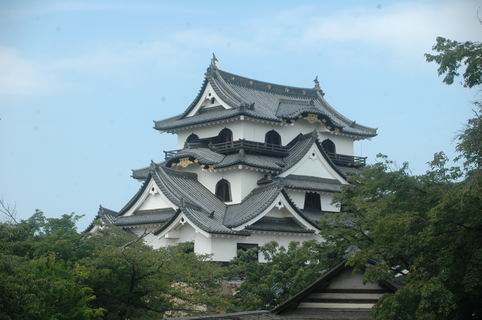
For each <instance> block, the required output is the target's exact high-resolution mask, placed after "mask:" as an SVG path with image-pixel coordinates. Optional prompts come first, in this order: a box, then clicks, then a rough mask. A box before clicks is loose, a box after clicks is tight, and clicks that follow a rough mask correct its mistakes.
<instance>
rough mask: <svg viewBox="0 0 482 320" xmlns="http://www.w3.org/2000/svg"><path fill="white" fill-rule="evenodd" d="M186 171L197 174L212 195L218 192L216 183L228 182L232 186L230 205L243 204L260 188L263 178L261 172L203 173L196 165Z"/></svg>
mask: <svg viewBox="0 0 482 320" xmlns="http://www.w3.org/2000/svg"><path fill="white" fill-rule="evenodd" d="M184 170H186V171H189V172H194V173H197V175H198V181H199V182H200V183H201V184H202V185H203V186H205V187H206V188H207V189H208V190H209V191H211V192H212V193H215V192H216V183H218V181H219V180H221V179H226V180H228V181H229V183H230V185H231V198H232V202H230V203H239V202H241V201H242V200H243V199H244V197H246V196H247V195H248V194H249V193H250V192H251V190H253V189H254V188H256V187H257V186H258V185H257V181H258V180H259V179H261V178H262V177H263V174H262V173H261V172H256V171H251V170H232V171H216V172H209V171H206V170H205V171H203V170H202V169H201V167H200V166H199V165H196V164H194V165H191V166H189V167H188V168H186V169H184Z"/></svg>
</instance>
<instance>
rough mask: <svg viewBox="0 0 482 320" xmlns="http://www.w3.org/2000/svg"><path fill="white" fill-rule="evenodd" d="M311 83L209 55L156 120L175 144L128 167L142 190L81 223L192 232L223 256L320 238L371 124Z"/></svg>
mask: <svg viewBox="0 0 482 320" xmlns="http://www.w3.org/2000/svg"><path fill="white" fill-rule="evenodd" d="M314 83H315V85H314V87H313V88H297V87H290V86H285V85H278V84H272V83H268V82H262V81H258V80H254V79H248V78H245V77H242V76H239V75H236V74H232V73H229V72H226V71H223V70H220V69H219V68H218V66H217V59H216V57H215V56H214V55H213V59H212V60H211V63H210V65H209V67H208V68H207V71H206V73H205V77H204V81H203V84H202V87H201V90H200V91H199V94H198V95H197V96H196V98H195V99H194V101H193V102H192V103H191V104H190V105H189V107H188V108H187V109H186V110H185V111H184V112H183V113H181V114H180V115H177V116H174V117H171V118H168V119H165V120H161V121H156V122H155V129H156V130H159V131H160V132H167V133H172V134H176V135H177V150H172V151H164V153H165V159H164V161H162V162H159V163H155V162H152V163H151V164H150V165H149V166H147V167H145V168H141V169H136V170H133V173H132V177H133V178H135V179H137V180H139V181H141V182H142V185H141V187H140V189H139V191H138V192H137V193H136V194H135V195H134V196H133V197H132V198H131V199H130V200H129V201H128V202H127V203H126V205H125V206H124V207H123V208H122V209H120V210H119V211H112V210H109V209H106V208H103V207H100V209H99V212H98V214H97V217H96V220H97V221H99V223H92V224H91V225H90V226H89V227H88V229H87V231H88V232H95V231H96V230H97V229H98V228H103V226H104V225H108V224H114V225H117V226H120V227H122V228H124V229H125V230H129V231H131V232H133V233H135V234H137V235H140V236H143V238H144V241H145V242H146V243H147V244H149V245H151V246H153V247H154V248H158V247H165V246H169V245H175V244H177V243H182V242H193V243H194V252H195V253H197V254H209V255H211V256H212V259H213V260H214V261H225V262H226V261H230V260H231V259H233V258H234V257H236V255H237V252H238V251H239V250H246V249H250V248H256V247H258V246H262V245H264V244H266V243H268V242H270V241H277V242H278V243H279V244H280V245H284V246H286V245H287V244H288V243H289V242H291V241H299V242H303V241H306V240H313V239H315V240H320V236H319V235H318V231H319V227H320V226H319V221H320V217H321V216H322V215H331V214H336V213H337V212H339V211H340V207H339V205H338V204H337V203H333V196H334V195H335V194H336V193H337V192H339V191H340V190H341V187H342V185H344V184H347V180H346V177H347V175H348V174H350V173H351V172H353V171H356V170H358V169H359V168H361V167H363V166H364V165H365V160H366V159H365V158H363V157H357V156H355V155H354V147H353V145H354V141H356V140H360V139H368V138H371V137H374V136H376V135H377V132H376V129H373V128H369V127H366V126H363V125H360V124H358V123H356V122H355V121H352V120H349V119H348V118H346V117H345V116H343V115H342V114H340V113H339V112H338V111H336V110H335V109H334V108H333V107H332V106H330V104H329V103H328V102H327V101H326V100H325V99H324V93H323V91H322V90H321V88H320V85H319V82H318V79H315V80H314ZM259 259H260V261H261V260H263V257H261V256H260V257H259Z"/></svg>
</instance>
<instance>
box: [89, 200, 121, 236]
mask: <svg viewBox="0 0 482 320" xmlns="http://www.w3.org/2000/svg"><path fill="white" fill-rule="evenodd" d="M118 215H119V213H118V212H116V211H114V210H110V209H107V208H104V207H103V206H99V210H98V211H97V215H96V216H95V218H94V220H92V222H91V223H90V224H89V225H88V226H87V228H86V229H85V230H84V231H83V233H86V232H89V231H90V230H92V229H93V228H94V226H95V222H96V221H98V220H99V219H100V221H101V223H102V224H103V225H109V224H113V223H114V221H115V219H116V217H117V216H118Z"/></svg>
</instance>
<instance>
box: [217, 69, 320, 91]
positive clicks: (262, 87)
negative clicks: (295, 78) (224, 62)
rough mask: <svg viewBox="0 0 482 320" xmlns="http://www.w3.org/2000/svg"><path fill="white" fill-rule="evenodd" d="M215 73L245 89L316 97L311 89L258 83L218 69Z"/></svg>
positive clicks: (263, 82) (258, 81) (264, 82)
mask: <svg viewBox="0 0 482 320" xmlns="http://www.w3.org/2000/svg"><path fill="white" fill-rule="evenodd" d="M217 71H218V72H219V74H220V75H221V76H222V77H223V79H224V80H225V81H226V82H228V83H231V84H235V85H240V86H244V87H247V88H255V89H258V90H263V91H267V92H275V93H281V94H283V95H286V96H303V97H306V98H309V97H316V92H317V91H316V90H315V89H313V88H306V87H295V86H287V85H282V84H277V83H272V82H267V81H260V80H256V79H252V78H248V77H244V76H240V75H238V74H234V73H231V72H228V71H224V70H221V69H218V70H217Z"/></svg>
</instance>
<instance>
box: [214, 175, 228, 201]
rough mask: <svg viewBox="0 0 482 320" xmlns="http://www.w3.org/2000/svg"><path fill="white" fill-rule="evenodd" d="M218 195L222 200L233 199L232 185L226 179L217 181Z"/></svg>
mask: <svg viewBox="0 0 482 320" xmlns="http://www.w3.org/2000/svg"><path fill="white" fill-rule="evenodd" d="M216 197H218V198H219V199H220V200H221V201H224V202H229V201H231V185H230V184H229V181H228V180H226V179H221V180H219V181H218V183H216Z"/></svg>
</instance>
